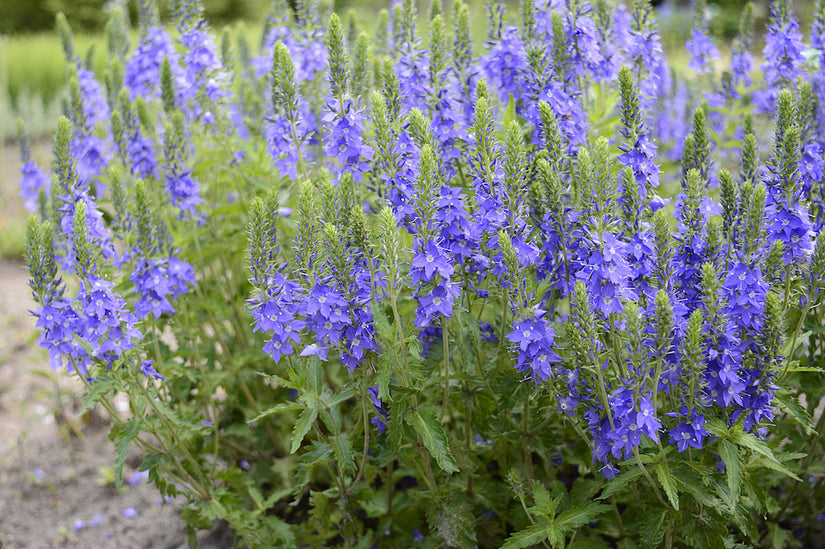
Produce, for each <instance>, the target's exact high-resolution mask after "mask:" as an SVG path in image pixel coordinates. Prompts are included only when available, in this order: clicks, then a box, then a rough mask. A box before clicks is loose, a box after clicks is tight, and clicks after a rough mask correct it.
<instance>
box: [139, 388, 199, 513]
mask: <svg viewBox="0 0 825 549" xmlns="http://www.w3.org/2000/svg"><path fill="white" fill-rule="evenodd" d="M137 385H138V386H139V387H140V390H141V392H142V393H143V395H144V397H145V398H146V400H147V401H148V403H149V406H150V407H151V408H152V410H153V411H154V412H155V415H157V416H158V417H159V418H160V420H161V422H162V423H163V424H164V425H165V426H166V429H167V430H168V431H169V432H170V433H171V434H172V439H173V440H174V441H175V444H176V445H177V446H178V449H179V450H180V451H181V452H183V455H184V457H186V459H187V460H188V461H189V463H190V464H191V465H192V467H193V468H194V469H195V473H196V476H197V477H198V480H199V481H200V483H201V489H202V492H203V494H205V496H206V497H205V498H204V499H206V500H207V501H209V500H211V499H212V496H211V495H210V494H209V488H208V486H209V482H208V481H207V480H206V479H205V478H204V476H203V471H201V468H200V465H199V464H198V461H197V460H196V459H195V458H194V457H193V456H192V453H191V452H190V451H189V449H188V448H187V447H186V446H185V445H184V444H183V442H182V441H181V439H180V437H179V436H178V431H177V429H175V428H174V427H173V426H172V424H171V423H169V420H168V419H167V418H166V416H165V415H164V414H163V412H162V411H161V410H160V408H159V407H158V405H157V403H156V402H155V399H154V398H153V397H152V395H151V394H150V393H149V389H148V388H147V387H146V386H144V385H143V383H140V382H138V383H137ZM170 455H171V454H170Z"/></svg>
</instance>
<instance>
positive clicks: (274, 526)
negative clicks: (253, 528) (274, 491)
mask: <svg viewBox="0 0 825 549" xmlns="http://www.w3.org/2000/svg"><path fill="white" fill-rule="evenodd" d="M264 520H265V524H266V526H267V528H268V529H269V531H270V532H272V533H273V534H274V535H273V536H272V540H271V541H273V542H280V543H279V544H278V547H284V548H285V549H294V548H295V547H297V544H296V543H295V533H294V532H293V531H292V527H291V526H290V525H289V524H288V523H286V522H284V521H283V520H281V519H280V518H278V517H277V516H275V515H268V516H267V517H266V518H265V519H264Z"/></svg>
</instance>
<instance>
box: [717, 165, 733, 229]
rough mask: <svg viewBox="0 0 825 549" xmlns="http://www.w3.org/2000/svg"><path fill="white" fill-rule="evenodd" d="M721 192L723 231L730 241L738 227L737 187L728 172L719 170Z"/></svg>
mask: <svg viewBox="0 0 825 549" xmlns="http://www.w3.org/2000/svg"><path fill="white" fill-rule="evenodd" d="M719 191H720V201H721V203H722V230H723V233H724V234H725V236H726V238H727V239H728V240H730V239H731V235H732V234H733V228H734V227H735V226H736V207H737V202H736V186H735V185H734V183H733V176H731V174H730V172H729V171H728V170H725V169H722V170H719Z"/></svg>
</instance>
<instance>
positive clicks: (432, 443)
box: [405, 411, 458, 473]
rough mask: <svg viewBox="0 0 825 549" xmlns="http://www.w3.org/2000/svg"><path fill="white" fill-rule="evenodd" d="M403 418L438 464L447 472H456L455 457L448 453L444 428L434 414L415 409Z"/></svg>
mask: <svg viewBox="0 0 825 549" xmlns="http://www.w3.org/2000/svg"><path fill="white" fill-rule="evenodd" d="M425 416H426V417H425ZM405 419H406V421H407V423H409V424H410V425H412V427H413V429H415V431H416V432H417V433H418V434H419V435H420V436H421V440H422V442H423V443H424V446H426V448H427V450H429V452H430V455H432V456H433V458H435V461H436V463H438V466H439V467H441V469H442V470H444V471H445V472H447V473H455V472H457V471H458V466H457V465H456V463H455V458H453V456H452V454H450V450H449V448H448V447H447V437H446V436H445V435H444V429H443V428H442V427H441V424H440V423H439V422H438V420H437V419H436V417H435V414H434V413H432V412H424V413H423V415H422V413H421V412H420V411H416V412H414V413H412V414H407V415H406V416H405Z"/></svg>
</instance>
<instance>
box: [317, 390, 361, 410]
mask: <svg viewBox="0 0 825 549" xmlns="http://www.w3.org/2000/svg"><path fill="white" fill-rule="evenodd" d="M353 394H354V393H353V391H352V389H346V390H344V391H341V392H340V393H335V394H332V393H330V392H329V391H324V394H323V395H321V401H322V402H323V403H324V404H326V406H327V407H328V408H334V407H335V406H338V405H339V404H341V403H342V402H344V401H345V400H349V399H350V398H352V396H353Z"/></svg>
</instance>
